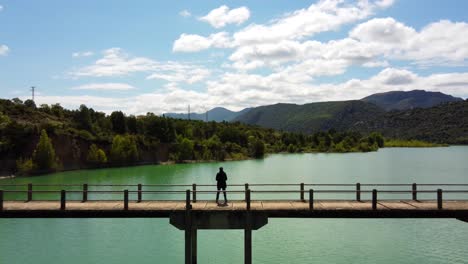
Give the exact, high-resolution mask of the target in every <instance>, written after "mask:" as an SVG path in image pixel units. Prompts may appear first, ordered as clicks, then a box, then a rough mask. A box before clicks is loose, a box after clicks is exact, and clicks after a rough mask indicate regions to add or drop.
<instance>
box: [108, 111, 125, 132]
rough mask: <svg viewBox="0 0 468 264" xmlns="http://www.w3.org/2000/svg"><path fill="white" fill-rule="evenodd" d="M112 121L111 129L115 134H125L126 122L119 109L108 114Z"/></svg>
mask: <svg viewBox="0 0 468 264" xmlns="http://www.w3.org/2000/svg"><path fill="white" fill-rule="evenodd" d="M110 119H111V122H112V130H113V131H114V132H115V133H117V134H125V133H126V132H127V124H126V122H125V115H124V114H123V113H122V112H121V111H114V112H112V114H111V115H110Z"/></svg>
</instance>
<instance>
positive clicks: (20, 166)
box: [0, 99, 383, 175]
mask: <svg viewBox="0 0 468 264" xmlns="http://www.w3.org/2000/svg"><path fill="white" fill-rule="evenodd" d="M382 146H383V138H382V136H381V135H379V134H376V133H372V134H370V135H369V136H365V135H364V136H363V135H361V134H359V133H337V132H335V131H333V130H331V131H328V132H320V133H315V134H308V135H305V134H300V133H298V134H294V133H288V132H279V131H275V130H273V129H266V128H261V127H258V126H251V125H245V124H241V123H239V122H236V123H228V122H222V123H216V122H202V121H194V120H192V121H190V120H182V119H172V118H167V117H164V116H162V117H161V116H157V115H155V114H152V113H147V114H146V115H142V116H132V115H129V116H127V115H125V114H123V113H122V112H120V111H115V112H113V113H112V114H110V115H106V114H104V113H101V112H97V111H95V110H93V109H92V108H88V107H86V106H85V105H82V106H81V107H80V108H79V109H77V110H67V109H64V108H63V107H61V106H60V105H59V104H54V105H41V106H39V107H37V106H36V105H35V104H34V102H33V101H32V100H27V101H25V102H22V101H21V100H19V99H13V100H3V99H0V157H1V158H0V166H1V171H0V173H1V174H0V175H8V174H11V173H16V174H30V173H43V172H48V171H54V170H69V169H79V168H93V167H102V166H123V165H134V164H146V163H150V164H154V163H159V162H164V161H168V160H172V161H175V162H181V161H186V160H226V159H246V158H258V157H262V156H263V155H264V154H265V153H276V152H284V151H288V152H302V151H322V152H330V151H333V152H350V151H373V150H377V149H378V148H379V147H382Z"/></svg>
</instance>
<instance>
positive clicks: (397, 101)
mask: <svg viewBox="0 0 468 264" xmlns="http://www.w3.org/2000/svg"><path fill="white" fill-rule="evenodd" d="M361 100H362V101H365V102H369V103H374V104H376V105H378V106H379V107H381V108H383V109H385V110H386V111H390V110H406V109H413V108H428V107H433V106H436V105H438V104H441V103H445V102H460V101H463V99H462V98H459V97H453V96H451V95H448V94H444V93H441V92H427V91H424V90H413V91H408V92H404V91H391V92H385V93H376V94H373V95H370V96H367V97H364V98H362V99H361Z"/></svg>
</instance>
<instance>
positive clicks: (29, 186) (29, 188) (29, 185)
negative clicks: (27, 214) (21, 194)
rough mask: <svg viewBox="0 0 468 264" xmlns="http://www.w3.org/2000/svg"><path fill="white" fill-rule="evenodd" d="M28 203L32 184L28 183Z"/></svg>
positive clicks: (30, 198)
mask: <svg viewBox="0 0 468 264" xmlns="http://www.w3.org/2000/svg"><path fill="white" fill-rule="evenodd" d="M27 201H28V202H30V201H32V183H28V199H27Z"/></svg>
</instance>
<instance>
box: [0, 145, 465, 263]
mask: <svg viewBox="0 0 468 264" xmlns="http://www.w3.org/2000/svg"><path fill="white" fill-rule="evenodd" d="M219 166H223V167H224V168H225V170H226V172H227V174H228V178H229V179H228V183H230V184H233V183H237V184H243V183H246V182H248V183H297V184H299V183H300V182H304V183H356V182H361V183H413V182H417V183H465V184H466V183H468V147H458V146H454V147H448V148H422V149H415V148H408V149H405V148H394V149H381V150H379V151H378V152H373V153H350V154H278V155H271V156H268V157H266V158H265V159H262V160H247V161H236V162H221V163H199V164H182V165H164V166H141V167H131V168H114V169H101V170H83V171H72V172H63V173H56V174H51V175H45V176H39V177H32V178H15V179H6V180H1V181H0V184H10V183H15V184H16V183H18V184H22V183H29V182H31V183H33V184H62V183H67V184H71V183H77V184H82V183H84V182H87V183H90V184H91V183H93V184H138V183H141V184H163V183H164V184H192V183H198V184H212V183H214V176H215V174H216V172H217V169H218V167H219ZM259 188H260V187H259ZM292 188H294V187H292ZM297 188H298V187H297ZM172 189H174V188H172ZM175 189H177V188H175ZM179 189H180V188H179ZM231 189H233V188H231ZM288 189H291V187H288ZM114 190H122V187H115V188H114ZM256 195H257V194H256ZM182 196H183V194H182ZM212 196H213V195H211V194H210V195H204V196H201V197H199V199H212V198H213V197H212ZM295 196H297V195H295V194H287V195H282V196H280V197H279V198H291V199H297V197H295ZM353 197H354V196H353V195H350V196H346V195H344V196H340V197H338V198H343V199H345V198H349V199H352V198H353ZM9 198H15V199H23V198H24V197H22V196H21V195H16V196H15V197H9ZM54 198H55V197H54ZM72 198H73V197H72ZM76 198H77V199H78V197H76ZM90 198H91V199H93V198H94V199H98V198H99V196H97V195H95V196H94V195H93V196H92V197H90ZM116 198H120V196H119V197H116ZM145 198H147V199H159V198H160V197H145ZM164 198H166V199H183V197H180V196H177V195H172V196H170V195H166V196H164ZM230 198H239V199H240V198H241V197H240V196H239V197H230ZM252 198H253V199H256V198H257V199H260V198H272V197H271V195H263V196H261V195H259V194H258V195H257V196H253V197H252ZM274 198H276V197H274ZM316 198H318V199H320V198H330V197H327V196H326V195H323V196H322V197H320V196H319V197H316ZM364 198H365V197H364ZM397 198H409V197H407V196H406V197H405V196H404V195H403V196H400V197H397ZM428 198H431V197H428ZM433 198H435V197H433ZM444 198H445V196H444ZM448 198H450V197H448ZM453 198H465V199H468V197H453ZM467 238H468V224H467V223H464V222H460V221H457V220H454V219H384V220H380V219H269V224H268V225H266V226H265V227H263V228H262V229H260V230H258V231H254V233H253V260H254V263H298V264H305V263H418V264H419V263H468V242H467V241H468V240H467ZM183 239H184V233H183V232H182V231H179V230H177V229H175V228H174V227H172V226H171V225H170V224H169V221H168V219H0V263H2V264H3V263H8V264H11V263H21V264H22V263H44V264H45V263H67V264H78V263H80V264H82V263H101V264H111V263H112V264H114V263H122V264H123V263H134V264H137V263H183V261H184V241H183ZM198 256H199V263H242V262H243V231H242V230H229V231H199V233H198Z"/></svg>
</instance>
